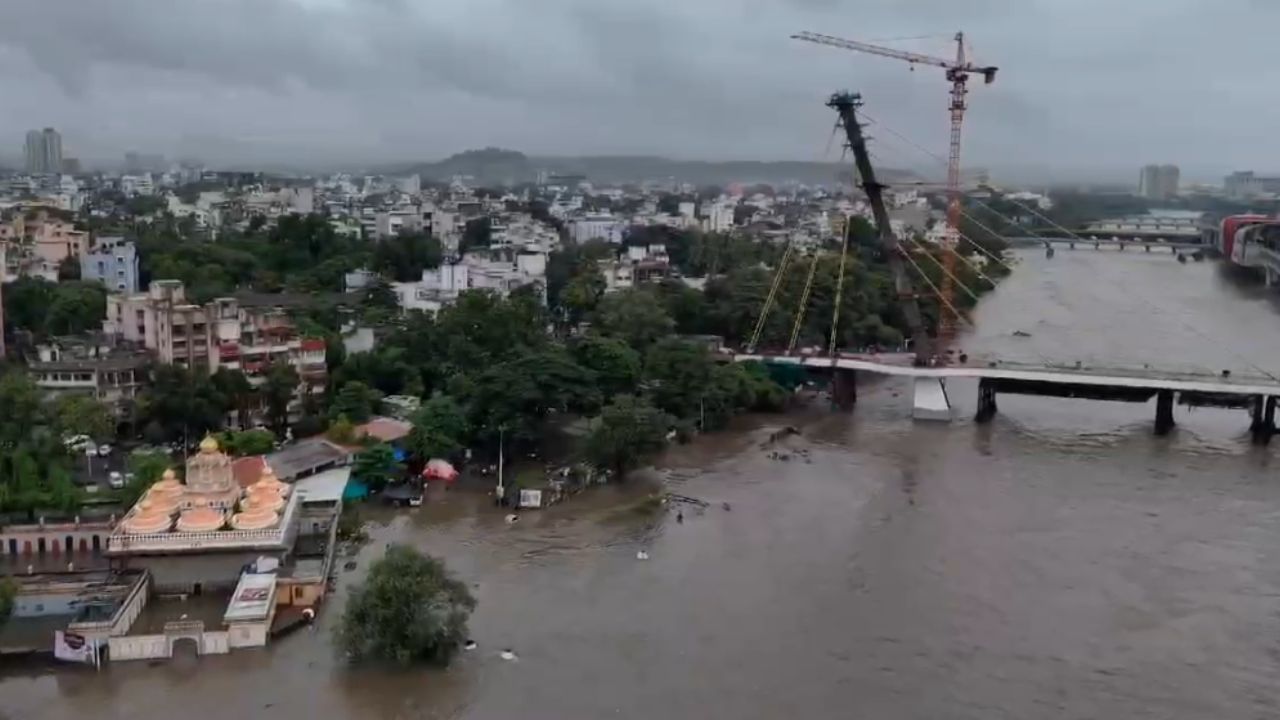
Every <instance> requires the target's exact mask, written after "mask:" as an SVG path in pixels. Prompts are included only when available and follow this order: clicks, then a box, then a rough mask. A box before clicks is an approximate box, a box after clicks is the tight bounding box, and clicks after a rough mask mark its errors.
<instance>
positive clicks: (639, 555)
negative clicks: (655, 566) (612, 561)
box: [636, 550, 649, 560]
mask: <svg viewBox="0 0 1280 720" xmlns="http://www.w3.org/2000/svg"><path fill="white" fill-rule="evenodd" d="M636 559H637V560H648V559H649V553H647V552H645V551H643V550H637V551H636Z"/></svg>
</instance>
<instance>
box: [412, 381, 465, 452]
mask: <svg viewBox="0 0 1280 720" xmlns="http://www.w3.org/2000/svg"><path fill="white" fill-rule="evenodd" d="M467 433H468V428H467V415H466V412H464V410H463V408H462V406H461V405H459V404H458V402H457V401H456V400H454V399H453V398H451V397H449V396H448V395H443V394H440V395H435V396H433V397H432V398H431V399H430V400H428V401H427V402H426V403H424V404H423V405H422V407H421V408H420V409H419V410H418V412H416V413H414V415H413V429H412V430H410V431H409V438H408V443H407V449H408V450H409V452H411V453H413V454H414V455H415V456H416V457H418V458H419V459H420V460H422V461H424V462H425V461H427V460H430V459H432V458H437V457H439V458H445V457H449V456H450V455H453V454H454V453H456V452H458V451H459V450H461V449H462V447H463V443H464V442H465V441H466V438H467Z"/></svg>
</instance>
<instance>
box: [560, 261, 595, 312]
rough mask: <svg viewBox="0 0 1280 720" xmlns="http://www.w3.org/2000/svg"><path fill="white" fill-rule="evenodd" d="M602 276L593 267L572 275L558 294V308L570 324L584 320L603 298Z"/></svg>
mask: <svg viewBox="0 0 1280 720" xmlns="http://www.w3.org/2000/svg"><path fill="white" fill-rule="evenodd" d="M605 288H606V283H605V280H604V276H603V275H601V274H600V271H599V270H597V269H596V268H595V266H594V265H592V266H588V267H586V268H584V269H583V270H582V271H581V272H579V273H578V274H577V275H574V276H573V278H572V279H570V280H569V282H568V284H567V285H565V287H564V290H563V291H562V292H561V294H560V307H561V308H563V309H564V312H565V313H566V316H567V319H568V321H569V322H570V323H572V324H574V325H577V324H578V323H579V322H581V321H582V320H583V319H584V318H586V317H587V316H588V315H589V314H590V313H591V312H592V311H593V310H595V309H596V306H597V305H599V304H600V298H602V297H604V291H605Z"/></svg>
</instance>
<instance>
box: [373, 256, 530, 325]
mask: <svg viewBox="0 0 1280 720" xmlns="http://www.w3.org/2000/svg"><path fill="white" fill-rule="evenodd" d="M546 280H547V256H546V255H545V254H543V253H535V252H521V253H517V254H516V255H515V259H514V260H512V261H506V260H492V259H486V258H483V257H480V256H479V255H472V254H469V255H467V256H466V257H464V258H463V260H462V262H458V263H446V264H444V265H441V266H440V267H438V268H435V269H431V270H424V271H422V279H421V280H419V281H417V282H408V283H392V284H391V287H392V289H393V290H394V291H395V293H396V299H397V301H398V303H399V304H400V307H401V309H403V310H405V311H410V310H417V311H422V312H429V313H436V312H439V311H440V309H441V308H443V307H444V306H446V305H449V304H452V303H453V302H454V301H455V300H457V299H458V296H459V295H461V294H462V293H464V292H466V291H468V290H491V291H493V292H496V293H498V294H499V295H502V296H504V297H505V296H506V295H507V294H509V293H510V292H511V291H513V290H515V289H517V288H521V287H524V286H526V285H532V284H534V283H538V284H540V285H541V286H542V287H543V302H545V301H546V290H545V288H546Z"/></svg>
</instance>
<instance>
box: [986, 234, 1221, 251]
mask: <svg viewBox="0 0 1280 720" xmlns="http://www.w3.org/2000/svg"><path fill="white" fill-rule="evenodd" d="M1005 240H1006V241H1008V243H1009V245H1010V246H1012V247H1043V246H1044V244H1045V243H1049V244H1051V245H1055V246H1062V245H1065V246H1067V247H1078V248H1088V247H1092V246H1094V245H1097V246H1098V247H1119V248H1121V249H1124V248H1126V247H1141V248H1146V249H1147V250H1169V251H1170V252H1177V251H1179V250H1187V251H1191V252H1194V251H1196V250H1206V249H1208V248H1209V247H1210V246H1209V245H1206V244H1204V243H1202V242H1199V241H1197V240H1191V239H1178V240H1157V239H1155V238H1151V239H1144V240H1134V239H1124V238H1122V239H1119V240H1116V239H1115V238H1111V237H1105V238H1103V237H1089V236H1081V237H1078V238H1071V237H1011V238H1005Z"/></svg>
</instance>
